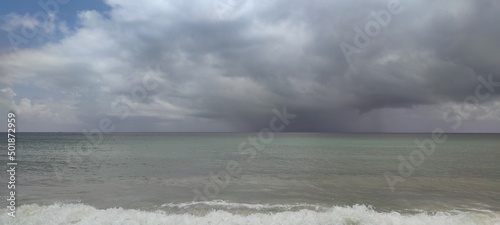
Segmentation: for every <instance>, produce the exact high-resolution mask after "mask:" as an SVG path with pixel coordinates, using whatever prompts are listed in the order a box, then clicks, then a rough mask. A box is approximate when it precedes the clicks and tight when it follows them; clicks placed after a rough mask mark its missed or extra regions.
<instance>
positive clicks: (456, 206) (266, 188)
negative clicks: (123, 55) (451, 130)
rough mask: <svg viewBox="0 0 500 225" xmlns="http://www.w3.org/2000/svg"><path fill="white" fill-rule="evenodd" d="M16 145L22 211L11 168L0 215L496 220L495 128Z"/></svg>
mask: <svg viewBox="0 0 500 225" xmlns="http://www.w3.org/2000/svg"><path fill="white" fill-rule="evenodd" d="M4 139H6V138H4ZM0 144H1V146H2V149H5V151H4V153H2V154H1V158H0V159H1V162H0V163H2V165H5V166H4V168H6V169H8V168H7V166H6V165H7V163H8V158H7V147H6V146H7V140H3V139H2V140H0ZM16 145H17V150H16V157H17V167H16V189H15V190H16V205H15V206H16V209H15V211H16V213H15V217H12V216H9V215H8V212H10V211H9V209H7V208H6V206H7V205H8V204H9V203H8V202H7V200H6V199H7V198H9V190H8V189H7V183H8V180H9V173H8V172H5V171H4V172H2V173H1V174H0V178H1V183H2V184H1V186H2V187H3V188H0V195H1V196H2V199H4V200H3V201H2V202H3V203H2V204H3V205H4V207H2V209H1V211H2V212H1V213H2V214H1V215H0V224H9V225H15V224H36V225H43V224H50V225H53V224H133V225H136V224H137V225H138V224H426V225H431V224H454V225H458V224H500V135H499V134H446V137H445V139H440V140H436V139H433V136H432V134H368V133H363V134H333V133H275V134H273V135H272V136H267V137H264V136H262V135H261V136H259V135H258V134H257V133H111V134H104V135H102V136H100V135H91V136H90V135H84V134H82V133H18V134H17V140H16Z"/></svg>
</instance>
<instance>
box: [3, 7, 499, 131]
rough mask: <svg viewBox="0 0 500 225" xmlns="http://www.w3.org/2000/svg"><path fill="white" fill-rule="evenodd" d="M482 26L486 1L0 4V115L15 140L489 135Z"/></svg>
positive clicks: (491, 60) (486, 37) (493, 98)
mask: <svg viewBox="0 0 500 225" xmlns="http://www.w3.org/2000/svg"><path fill="white" fill-rule="evenodd" d="M498 12H500V1H496V0H484V1H473V0H456V1H451V0H450V1H432V0H420V1H417V0H400V1H397V0H372V1H350V0H311V1H302V0H265V1H264V0H262V1H250V0H193V1H183V0H145V1H135V0H103V1H99V0H90V1H76V0H41V1H40V2H39V3H37V1H33V2H29V3H23V4H20V3H17V2H14V1H9V2H7V3H2V7H0V115H4V116H3V117H4V118H7V113H8V112H10V111H13V112H15V113H16V118H17V120H16V123H17V128H18V131H24V132H28V131H30V132H31V131H34V132H45V131H47V132H59V131H62V132H85V131H92V130H94V131H96V130H102V131H104V128H110V127H112V129H111V130H112V131H116V132H244V131H259V130H261V129H263V128H267V127H269V122H270V120H271V119H272V118H273V117H274V116H276V112H280V113H283V111H286V112H287V113H288V114H293V115H294V116H295V117H294V118H293V119H291V120H290V123H289V124H286V127H285V130H284V131H290V132H432V131H434V130H436V129H439V130H443V131H445V132H480V133H481V132H500V97H499V96H500V95H499V93H500V26H499V24H498V22H499V21H500V13H498ZM273 109H274V111H273ZM0 117H2V116H0ZM103 124H104V125H103ZM0 127H4V128H0V129H3V130H6V129H7V124H6V120H4V119H2V120H0Z"/></svg>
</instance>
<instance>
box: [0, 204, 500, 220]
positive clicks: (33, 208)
mask: <svg viewBox="0 0 500 225" xmlns="http://www.w3.org/2000/svg"><path fill="white" fill-rule="evenodd" d="M200 205H205V206H207V207H214V206H215V207H226V209H224V210H210V211H207V212H206V213H203V214H198V215H197V214H196V213H193V212H190V209H189V208H191V207H195V206H200ZM165 207H166V208H178V209H184V210H183V211H182V213H173V212H169V211H168V210H157V211H142V210H136V209H123V208H109V209H97V208H94V207H92V206H89V205H84V204H63V203H56V204H52V205H47V206H41V205H36V204H31V205H23V206H21V207H19V208H18V211H17V213H16V217H15V218H12V217H10V216H8V215H7V211H6V210H5V209H4V210H2V215H1V216H0V224H9V225H21V224H22V225H24V224H40V225H44V224H51V225H52V224H75V225H87V224H92V225H95V224H113V225H117V224H124V225H141V224H148V225H152V224H339V225H365V224H367V225H368V224H370V225H371V224H391V225H396V224H415V225H416V224H425V225H433V224H453V225H462V224H471V225H478V224H485V225H490V224H491V225H499V224H500V214H499V213H497V212H491V211H488V212H481V213H478V212H458V211H456V212H437V213H428V212H422V213H417V214H402V213H399V212H394V211H392V212H377V211H375V210H374V209H373V208H372V207H370V206H364V205H354V206H333V207H323V206H315V205H308V204H292V205H262V204H240V203H230V202H224V201H211V202H196V203H175V204H174V203H167V204H164V205H162V208H165ZM302 207H305V208H302ZM235 208H236V209H240V208H250V209H255V210H261V211H262V212H253V213H250V214H241V213H238V212H237V211H234V210H232V209H235ZM269 209H279V210H280V211H279V212H269V211H267V210H269ZM292 209H295V211H289V210H292Z"/></svg>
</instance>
